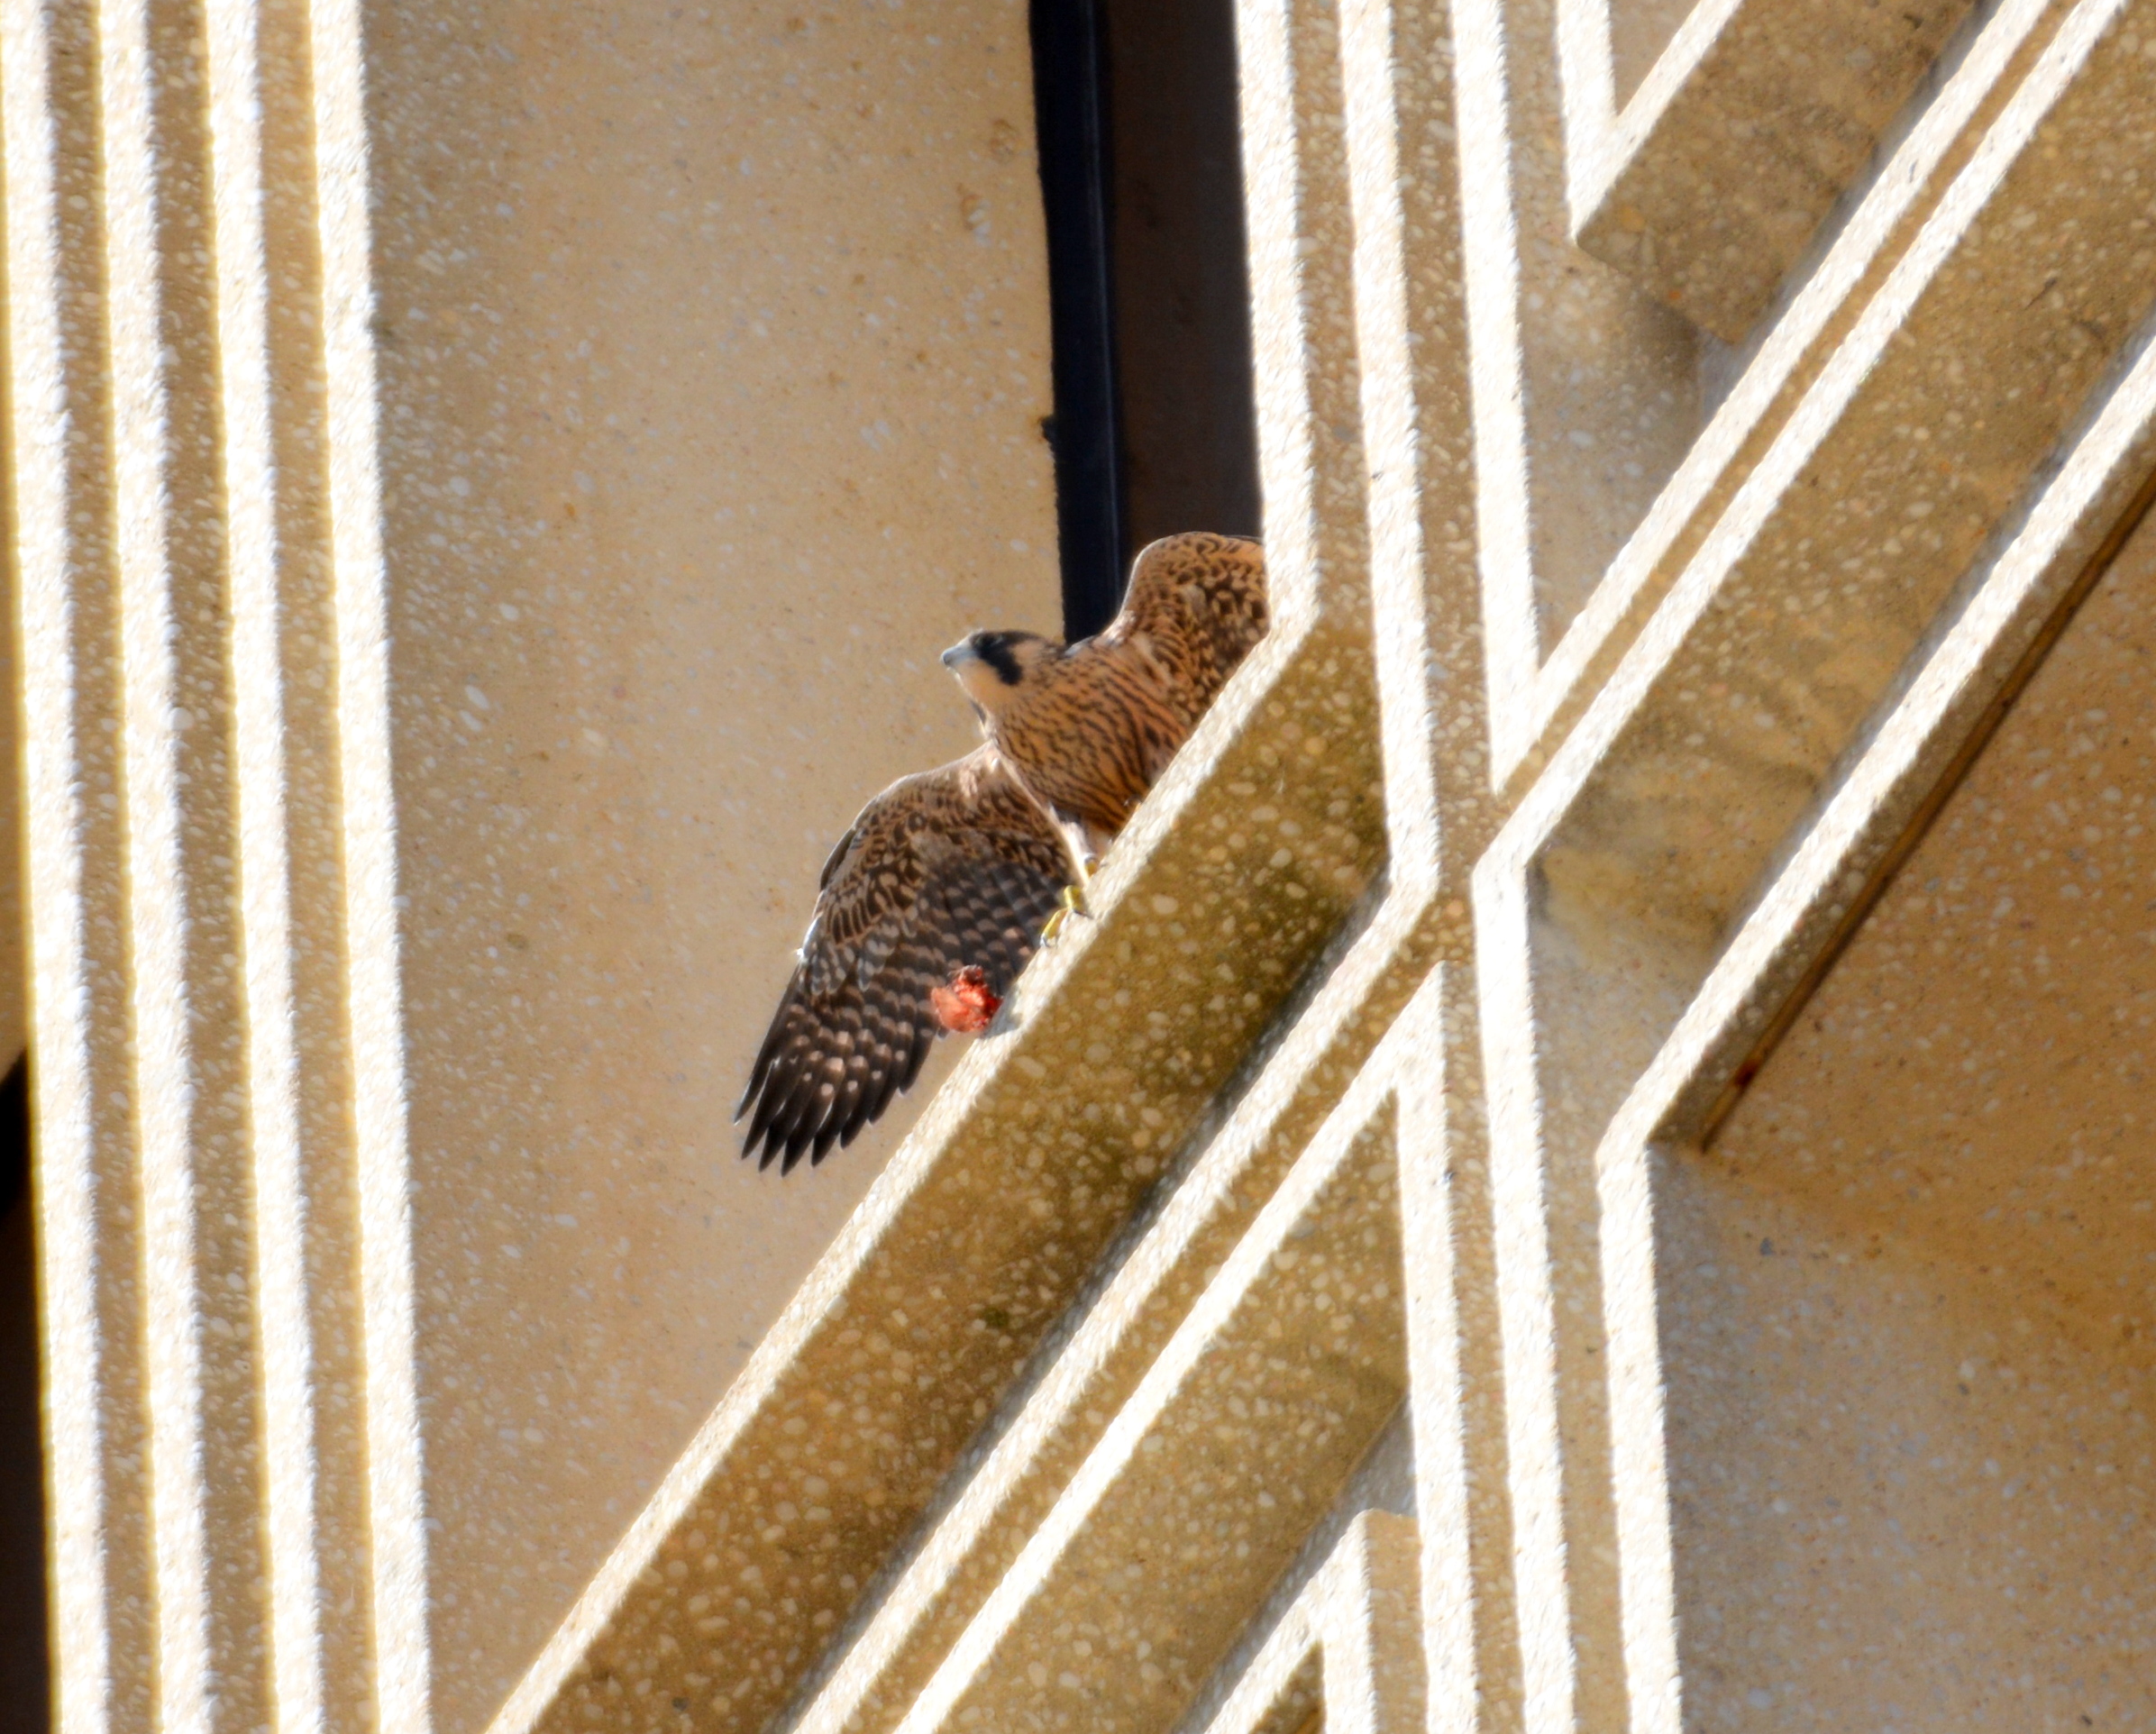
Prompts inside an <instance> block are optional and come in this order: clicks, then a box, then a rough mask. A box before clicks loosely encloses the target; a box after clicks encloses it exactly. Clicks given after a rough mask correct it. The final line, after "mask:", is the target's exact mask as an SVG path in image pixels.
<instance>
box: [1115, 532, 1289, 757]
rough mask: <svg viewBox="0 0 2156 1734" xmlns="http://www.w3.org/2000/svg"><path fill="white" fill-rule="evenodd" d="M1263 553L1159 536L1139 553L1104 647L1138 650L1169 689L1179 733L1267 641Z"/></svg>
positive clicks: (1230, 540)
mask: <svg viewBox="0 0 2156 1734" xmlns="http://www.w3.org/2000/svg"><path fill="white" fill-rule="evenodd" d="M1271 620H1272V614H1271V609H1270V606H1269V604H1268V603H1267V600H1266V595H1265V550H1264V548H1263V547H1262V546H1261V545H1260V544H1259V543H1256V542H1253V541H1251V540H1250V539H1249V538H1247V537H1246V536H1223V535H1214V534H1209V533H1202V532H1200V533H1193V534H1187V535H1179V536H1165V537H1163V538H1162V539H1161V540H1160V541H1158V542H1156V543H1150V544H1149V545H1148V546H1147V547H1146V548H1144V549H1143V550H1141V551H1140V552H1139V554H1138V557H1137V560H1136V561H1134V562H1132V565H1131V569H1130V588H1129V590H1128V594H1127V595H1126V596H1125V597H1124V599H1123V609H1122V612H1121V613H1120V614H1119V615H1118V616H1116V618H1115V620H1114V622H1113V623H1112V624H1111V625H1110V627H1109V629H1108V631H1107V632H1105V633H1103V634H1101V638H1102V641H1103V643H1110V644H1114V643H1143V645H1144V646H1145V649H1146V651H1147V655H1148V658H1149V660H1150V661H1151V662H1153V664H1154V665H1155V667H1156V669H1157V670H1158V671H1159V672H1160V674H1161V675H1162V677H1163V678H1164V679H1165V681H1166V682H1167V686H1168V689H1169V693H1170V697H1171V701H1172V702H1173V703H1174V707H1175V708H1176V709H1177V710H1178V711H1179V712H1180V713H1181V714H1182V716H1183V722H1184V726H1185V729H1186V730H1187V729H1189V728H1192V727H1195V726H1197V722H1198V719H1199V718H1200V717H1201V716H1204V715H1205V712H1206V709H1207V707H1209V706H1210V704H1211V703H1212V701H1213V700H1214V699H1215V698H1218V697H1219V696H1220V689H1221V688H1222V687H1224V686H1226V685H1227V684H1228V677H1229V675H1231V674H1233V673H1234V672H1235V671H1236V667H1237V665H1238V663H1240V662H1242V660H1243V658H1244V657H1246V656H1247V655H1248V654H1249V653H1250V651H1251V647H1252V646H1253V645H1255V644H1256V643H1257V641H1258V640H1259V639H1261V638H1263V637H1264V636H1265V628H1266V626H1267V625H1270V624H1271Z"/></svg>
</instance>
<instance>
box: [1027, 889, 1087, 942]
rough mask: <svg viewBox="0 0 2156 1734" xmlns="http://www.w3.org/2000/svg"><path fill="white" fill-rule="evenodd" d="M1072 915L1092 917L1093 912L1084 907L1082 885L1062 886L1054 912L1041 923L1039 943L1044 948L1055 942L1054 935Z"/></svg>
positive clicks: (1084, 919)
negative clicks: (1061, 895)
mask: <svg viewBox="0 0 2156 1734" xmlns="http://www.w3.org/2000/svg"><path fill="white" fill-rule="evenodd" d="M1073 916H1076V917H1078V918H1079V919H1080V920H1082V921H1091V920H1092V918H1093V912H1092V910H1091V909H1089V908H1086V907H1085V889H1084V887H1083V886H1082V885H1066V886H1064V888H1063V899H1062V901H1061V902H1059V903H1058V904H1057V905H1056V906H1055V914H1053V915H1051V916H1050V917H1048V918H1047V920H1046V921H1045V922H1043V923H1042V924H1041V930H1040V943H1041V945H1042V948H1043V949H1044V950H1045V949H1046V947H1048V946H1050V945H1054V944H1055V937H1056V935H1058V934H1060V933H1061V932H1062V931H1063V930H1064V926H1067V925H1068V924H1069V922H1070V919H1071V917H1073Z"/></svg>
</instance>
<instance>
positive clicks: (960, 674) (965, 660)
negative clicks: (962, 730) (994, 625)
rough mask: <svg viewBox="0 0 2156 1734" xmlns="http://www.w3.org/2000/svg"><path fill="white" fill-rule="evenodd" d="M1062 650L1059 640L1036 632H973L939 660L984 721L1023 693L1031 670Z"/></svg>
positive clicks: (1054, 656) (1050, 660)
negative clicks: (941, 660)
mask: <svg viewBox="0 0 2156 1734" xmlns="http://www.w3.org/2000/svg"><path fill="white" fill-rule="evenodd" d="M1062 654H1063V646H1062V645H1061V644H1059V643H1056V641H1055V639H1053V638H1043V637H1042V636H1041V635H1040V634H1038V633H1037V632H975V633H968V634H966V635H965V636H964V638H961V639H960V640H959V641H958V642H957V643H955V644H954V645H952V646H951V648H950V649H949V650H947V651H946V652H945V653H943V664H944V666H945V667H946V668H947V669H949V670H950V671H951V673H952V674H953V676H955V678H956V680H957V681H958V684H959V686H960V687H961V688H963V689H964V692H965V696H966V697H967V698H970V699H971V700H972V701H973V708H974V709H975V710H977V711H979V712H980V713H981V716H982V721H983V722H985V721H986V720H987V719H988V718H989V717H991V716H994V715H995V714H996V713H997V712H998V711H1000V710H1003V709H1005V708H1006V707H1009V705H1011V704H1012V703H1014V702H1015V701H1016V700H1017V699H1018V698H1020V697H1022V696H1024V694H1025V692H1026V682H1027V681H1028V680H1030V679H1032V677H1033V674H1034V671H1036V670H1037V669H1038V668H1040V667H1041V666H1042V665H1043V664H1044V663H1047V662H1054V661H1055V659H1056V658H1057V657H1058V656H1060V655H1062Z"/></svg>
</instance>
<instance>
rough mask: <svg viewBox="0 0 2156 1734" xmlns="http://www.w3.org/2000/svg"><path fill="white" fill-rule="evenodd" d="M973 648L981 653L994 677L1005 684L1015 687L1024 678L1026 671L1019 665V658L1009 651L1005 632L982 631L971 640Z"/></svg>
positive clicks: (1008, 641)
mask: <svg viewBox="0 0 2156 1734" xmlns="http://www.w3.org/2000/svg"><path fill="white" fill-rule="evenodd" d="M973 648H974V649H975V650H977V651H978V652H979V653H981V660H982V662H986V663H987V664H988V665H989V667H991V669H993V670H995V671H996V679H997V680H1000V681H1002V683H1003V684H1004V685H1005V686H1007V687H1015V686H1016V685H1018V683H1019V681H1020V680H1024V679H1025V678H1026V671H1025V670H1024V669H1022V668H1020V667H1019V659H1018V658H1017V656H1015V655H1014V654H1013V653H1011V648H1010V639H1009V636H1008V635H1007V634H1003V633H1000V632H984V633H982V634H981V635H980V637H978V638H976V639H975V640H974V641H973Z"/></svg>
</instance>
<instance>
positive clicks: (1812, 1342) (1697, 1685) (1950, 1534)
mask: <svg viewBox="0 0 2156 1734" xmlns="http://www.w3.org/2000/svg"><path fill="white" fill-rule="evenodd" d="M2152 660H2156V534H2151V533H2150V531H2149V530H2148V529H2147V528H2145V527H2144V528H2143V529H2142V531H2141V532H2140V533H2139V534H2136V535H2135V536H2134V538H2133V540H2132V541H2131V542H2130V543H2128V544H2127V546H2126V548H2125V550H2124V552H2122V554H2121V556H2120V557H2119V559H2118V560H2117V561H2115V563H2114V565H2113V566H2112V568H2111V570H2110V571H2109V572H2108V573H2107V575H2106V577H2105V579H2104V580H2103V581H2102V582H2101V583H2099V584H2098V585H2097V589H2095V591H2094V592H2093V593H2092V594H2091V596H2090V597H2089V598H2088V600H2087V602H2086V603H2084V604H2083V605H2082V607H2081V609H2080V611H2079V612H2078V614H2077V615H2076V616H2075V617H2074V619H2073V622H2072V623H2071V625H2069V627H2068V628H2067V630H2066V632H2065V634H2064V635H2063V636H2062V637H2061V638H2060V642H2059V643H2058V644H2057V646H2056V647H2055V648H2054V649H2053V650H2052V652H2051V654H2050V656H2049V658H2048V659H2047V660H2046V661H2045V662H2044V663H2043V665H2042V668H2041V669H2040V670H2039V671H2037V673H2036V675H2035V677H2034V679H2033V680H2032V681H2031V682H2030V684H2029V686H2028V688H2027V689H2026V690H2025V691H2024V693H2023V694H2022V696H2021V697H2020V698H2019V700H2018V701H2017V703H2016V704H2015V706H2014V709H2013V710H2012V711H2011V712H2010V713H2009V714H2008V716H2007V718H2006V720H2005V724H2004V725H2003V726H2001V728H2000V730H1999V732H1998V734H1997V735H1996V736H1995V737H1994V739H1993V740H1992V742H1991V744H1990V745H1989V747H1988V748H1987V751H1986V752H1985V753H1984V754H1983V756H1982V757H1981V758H1979V759H1978V762H1976V764H1975V766H1974V767H1973V768H1972V769H1971V770H1970V771H1969V774H1968V776H1967V779H1966V780H1964V782H1963V783H1962V784H1961V786H1960V789H1958V790H1957V791H1956V792H1955V794H1954V795H1953V797H1952V798H1951V799H1950V801H1949V802H1948V804H1947V806H1946V808H1944V810H1943V811H1942V813H1941V817H1940V818H1939V819H1938V820H1937V822H1936V823H1935V824H1934V825H1933V826H1932V829H1931V830H1930V832H1929V833H1928V834H1927V835H1926V836H1925V838H1924V839H1923V843H1922V844H1920V845H1919V846H1918V848H1917V849H1916V851H1915V853H1914V854H1913V855H1912V856H1911V857H1910V859H1909V861H1908V862H1906V863H1905V865H1904V866H1903V868H1902V870H1901V872H1900V873H1899V874H1898V875H1897V877H1896V880H1895V881H1894V884H1893V885H1892V887H1891V888H1890V889H1889V890H1888V891H1887V893H1886V896H1885V898H1884V899H1882V901H1881V902H1880V904H1879V906H1878V907H1877V909H1875V910H1874V911H1873V913H1872V915H1871V917H1869V919H1868V921H1867V923H1866V924H1865V926H1863V927H1862V928H1861V929H1860V930H1859V933H1858V935H1857V936H1856V938H1855V939H1854V941H1853V942H1852V943H1851V945H1850V948H1849V950H1848V952H1847V953H1846V954H1844V956H1843V957H1842V959H1841V962H1840V963H1839V964H1838V965H1837V967H1836V968H1835V969H1834V971H1833V972H1832V973H1831V974H1830V975H1829V976H1828V977H1827V979H1826V981H1824V983H1823V985H1822V987H1821V989H1820V990H1819V992H1818V993H1817V995H1816V996H1815V997H1814V998H1813V1000H1812V1001H1811V1003H1810V1004H1809V1005H1808V1006H1807V1007H1806V1008H1805V1010H1804V1015H1803V1016H1802V1017H1801V1018H1799V1019H1798V1021H1797V1022H1796V1024H1795V1026H1794V1027H1792V1029H1791V1031H1790V1032H1789V1034H1788V1036H1786V1038H1785V1039H1784V1041H1783V1043H1782V1045H1780V1046H1779V1047H1778V1048H1777V1050H1776V1052H1775V1054H1773V1056H1772V1057H1771V1058H1770V1059H1769V1060H1768V1063H1767V1064H1766V1066H1765V1067H1764V1069H1763V1070H1762V1071H1761V1072H1760V1073H1759V1078H1758V1079H1757V1080H1756V1081H1755V1082H1754V1083H1753V1085H1752V1087H1751V1089H1750V1091H1749V1092H1748V1093H1747V1095H1746V1096H1745V1097H1744V1098H1743V1099H1742V1100H1741V1101H1740V1105H1739V1107H1738V1108H1737V1109H1736V1110H1735V1112H1734V1113H1733V1114H1732V1115H1731V1118H1730V1120H1729V1122H1728V1123H1727V1125H1726V1126H1725V1127H1723V1129H1722V1133H1721V1135H1720V1136H1719V1137H1718V1138H1717V1140H1716V1142H1715V1145H1714V1146H1713V1151H1712V1154H1710V1155H1709V1156H1708V1157H1706V1158H1704V1159H1695V1158H1686V1157H1673V1158H1671V1159H1669V1161H1668V1162H1667V1164H1666V1165H1665V1167H1664V1169H1663V1170H1662V1179H1661V1182H1660V1183H1659V1184H1658V1227H1659V1241H1660V1246H1661V1255H1662V1260H1663V1266H1664V1276H1663V1282H1664V1290H1665V1291H1664V1300H1663V1330H1664V1342H1665V1346H1666V1351H1667V1356H1668V1365H1669V1373H1670V1379H1671V1385H1670V1396H1669V1417H1670V1419H1669V1428H1670V1454H1671V1495H1672V1501H1673V1526H1674V1532H1675V1537H1676V1556H1677V1570H1678V1606H1679V1616H1680V1628H1679V1629H1680V1630H1681V1631H1682V1632H1683V1633H1684V1634H1685V1642H1686V1693H1687V1702H1689V1703H1692V1704H1695V1705H1697V1706H1698V1707H1699V1708H1700V1709H1701V1710H1702V1711H1704V1712H1705V1713H1707V1714H1709V1715H1710V1717H1711V1718H1712V1719H1713V1720H1717V1721H1721V1720H1725V1719H1726V1720H1728V1721H1729V1723H1730V1725H1733V1726H1742V1725H1747V1723H1748V1722H1754V1721H1756V1722H1758V1723H1759V1725H1762V1726H1764V1725H1772V1726H1777V1727H1784V1726H1811V1725H1814V1724H1816V1725H1819V1726H1829V1725H1841V1724H1844V1723H1845V1722H1846V1720H1848V1719H1850V1718H1851V1717H1859V1716H1867V1717H1875V1716H1876V1717H1881V1718H1888V1719H1893V1720H1897V1722H1898V1723H1899V1724H1900V1725H1904V1726H1914V1727H1938V1728H1947V1727H2001V1728H2005V1727H2026V1726H2031V1725H2033V1724H2034V1723H2037V1722H2040V1721H2041V1720H2045V1719H2051V1720H2058V1721H2060V1723H2061V1724H2062V1725H2073V1724H2074V1723H2075V1722H2076V1721H2077V1720H2078V1719H2079V1718H2082V1717H2087V1718H2088V1719H2090V1722H2091V1725H2095V1726H2106V1725H2110V1726H2130V1725H2133V1724H2135V1723H2137V1722H2139V1721H2143V1720H2147V1719H2148V1718H2149V1716H2150V1715H2151V1713H2156V1700H2151V1696H2150V1687H2149V1684H2148V1681H2149V1669H2148V1661H2147V1657H2148V1656H2149V1654H2150V1650H2151V1646H2152V1645H2156V1606H2151V1596H2150V1583H2151V1579H2150V1576H2149V1562H2148V1554H2147V1544H2146V1539H2145V1537H2146V1526H2147V1523H2148V1520H2149V1514H2150V1505H2151V1500H2156V1431H2152V1430H2151V1405H2152V1404H2156V1373H2152V1369H2156V1355H2152V1354H2151V1317H2150V1300H2151V1292H2152V1291H2156V1284H2152V1279H2156V1196H2151V1195H2150V1193H2151V1188H2150V1186H2149V1184H2148V1182H2147V1173H2148V1153H2149V1148H2150V1145H2151V1136H2152V1128H2151V1116H2150V1109H2149V1087H2148V1072H2149V1065H2150V1055H2151V1051H2152V1048H2151V1036H2150V1033H2149V1032H2150V1026H2151V1023H2152V1022H2156V925H2152V924H2151V917H2150V914H2149V910H2148V908H2147V904H2148V898H2147V886H2148V883H2149V877H2150V875H2149V865H2148V861H2147V851H2148V848H2149V844H2148V840H2147V826H2148V823H2149V819H2150V817H2151V815H2152V814H2156V750H2152V749H2151V740H2156V696H2152V695H2156V685H2152V683H2151V678H2150V677H2151V662H2152ZM1740 1433H1742V1434H1744V1435H1746V1436H1748V1437H1747V1442H1746V1443H1745V1445H1744V1446H1743V1447H1742V1449H1741V1450H1740V1448H1739V1447H1738V1435H1739V1434H1740ZM1769 1482H1773V1483H1776V1484H1775V1485H1774V1486H1772V1487H1770V1486H1768V1483H1769ZM1799 1595H1801V1596H1802V1597H1803V1598H1804V1602H1805V1603H1806V1607H1805V1616H1804V1620H1801V1621H1799V1620H1790V1619H1789V1618H1788V1617H1787V1615H1786V1613H1785V1612H1783V1611H1781V1606H1782V1605H1784V1604H1786V1603H1788V1602H1790V1601H1792V1600H1793V1599H1794V1598H1795V1597H1797V1596H1799ZM1769 1710H1771V1711H1773V1712H1774V1714H1773V1715H1772V1716H1768V1715H1767V1714H1765V1713H1764V1712H1765V1711H1769Z"/></svg>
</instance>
